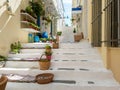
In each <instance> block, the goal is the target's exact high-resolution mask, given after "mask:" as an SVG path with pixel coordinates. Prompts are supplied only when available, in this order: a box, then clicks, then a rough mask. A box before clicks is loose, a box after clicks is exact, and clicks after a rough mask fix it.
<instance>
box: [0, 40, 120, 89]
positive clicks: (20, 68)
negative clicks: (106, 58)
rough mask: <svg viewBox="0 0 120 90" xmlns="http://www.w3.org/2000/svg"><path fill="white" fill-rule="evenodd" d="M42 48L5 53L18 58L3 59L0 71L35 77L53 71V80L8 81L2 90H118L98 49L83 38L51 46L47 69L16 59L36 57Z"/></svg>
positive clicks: (117, 85) (118, 86)
mask: <svg viewBox="0 0 120 90" xmlns="http://www.w3.org/2000/svg"><path fill="white" fill-rule="evenodd" d="M24 46H25V45H24ZM33 46H34V45H33ZM33 46H32V45H31V46H30V47H33ZM43 51H44V49H39V48H34V49H22V50H21V53H20V54H14V55H13V54H9V55H8V56H9V57H11V58H14V59H18V61H7V62H6V66H5V67H4V68H0V73H4V74H11V73H12V74H21V75H31V76H36V75H37V74H40V73H46V72H50V73H53V74H54V81H53V82H52V83H49V84H45V85H42V84H37V83H17V82H8V84H7V87H6V90H120V84H119V83H118V82H117V81H116V80H115V79H114V76H113V74H112V72H111V71H110V70H107V69H106V68H105V67H104V66H103V63H102V59H101V57H100V55H99V53H98V51H97V50H96V49H95V48H92V47H91V46H90V44H89V43H88V42H87V41H81V42H79V43H60V48H59V49H53V57H52V60H51V62H52V64H51V67H50V69H49V70H40V69H39V64H38V62H27V61H20V58H39V57H40V55H41V53H43Z"/></svg>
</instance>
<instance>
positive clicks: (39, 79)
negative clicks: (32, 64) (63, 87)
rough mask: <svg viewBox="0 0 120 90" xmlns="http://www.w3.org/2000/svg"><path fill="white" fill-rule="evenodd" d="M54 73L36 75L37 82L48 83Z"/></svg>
mask: <svg viewBox="0 0 120 90" xmlns="http://www.w3.org/2000/svg"><path fill="white" fill-rule="evenodd" d="M53 77H54V75H53V74H52V73H43V74H38V75H37V76H36V82H37V83H38V84H47V83H50V82H52V80H53Z"/></svg>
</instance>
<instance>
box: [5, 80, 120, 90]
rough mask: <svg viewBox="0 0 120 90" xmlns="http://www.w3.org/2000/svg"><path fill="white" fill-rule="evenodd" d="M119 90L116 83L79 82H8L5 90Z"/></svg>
mask: <svg viewBox="0 0 120 90" xmlns="http://www.w3.org/2000/svg"><path fill="white" fill-rule="evenodd" d="M40 89H41V90H119V89H120V87H119V85H118V84H116V83H109V82H108V83H106V82H104V81H100V82H99V81H98V82H96V84H94V85H93V84H88V81H86V82H84V81H83V82H82V81H81V82H79V84H77V83H76V84H69V83H58V82H52V83H49V84H44V85H43V84H37V83H15V82H8V84H7V87H6V90H40Z"/></svg>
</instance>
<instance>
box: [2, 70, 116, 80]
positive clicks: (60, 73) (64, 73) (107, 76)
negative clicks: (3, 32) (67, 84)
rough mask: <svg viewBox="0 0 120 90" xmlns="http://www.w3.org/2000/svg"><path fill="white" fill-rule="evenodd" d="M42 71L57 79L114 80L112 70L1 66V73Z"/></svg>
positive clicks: (33, 72) (30, 73)
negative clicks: (51, 74) (41, 68)
mask: <svg viewBox="0 0 120 90" xmlns="http://www.w3.org/2000/svg"><path fill="white" fill-rule="evenodd" d="M41 73H53V74H54V75H55V77H54V79H55V80H75V81H76V82H79V81H81V80H82V81H96V80H99V81H102V80H103V81H107V80H109V81H111V82H116V81H115V80H114V77H113V74H112V72H111V71H95V72H94V71H81V70H73V71H72V73H71V70H39V69H30V68H0V74H18V75H31V76H36V75H38V74H41Z"/></svg>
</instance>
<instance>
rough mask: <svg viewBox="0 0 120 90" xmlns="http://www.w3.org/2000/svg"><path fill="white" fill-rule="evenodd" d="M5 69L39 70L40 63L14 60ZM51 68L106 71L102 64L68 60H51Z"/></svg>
mask: <svg viewBox="0 0 120 90" xmlns="http://www.w3.org/2000/svg"><path fill="white" fill-rule="evenodd" d="M5 67H12V68H33V67H34V68H39V63H38V61H35V60H28V61H27V60H22V61H21V60H12V61H9V60H8V61H6V65H5ZM51 68H52V69H54V68H74V69H76V70H78V69H80V68H86V69H89V68H91V69H92V70H95V69H97V70H101V69H104V66H103V64H102V63H100V62H90V61H89V62H85V61H66V60H59V61H56V60H51Z"/></svg>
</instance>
